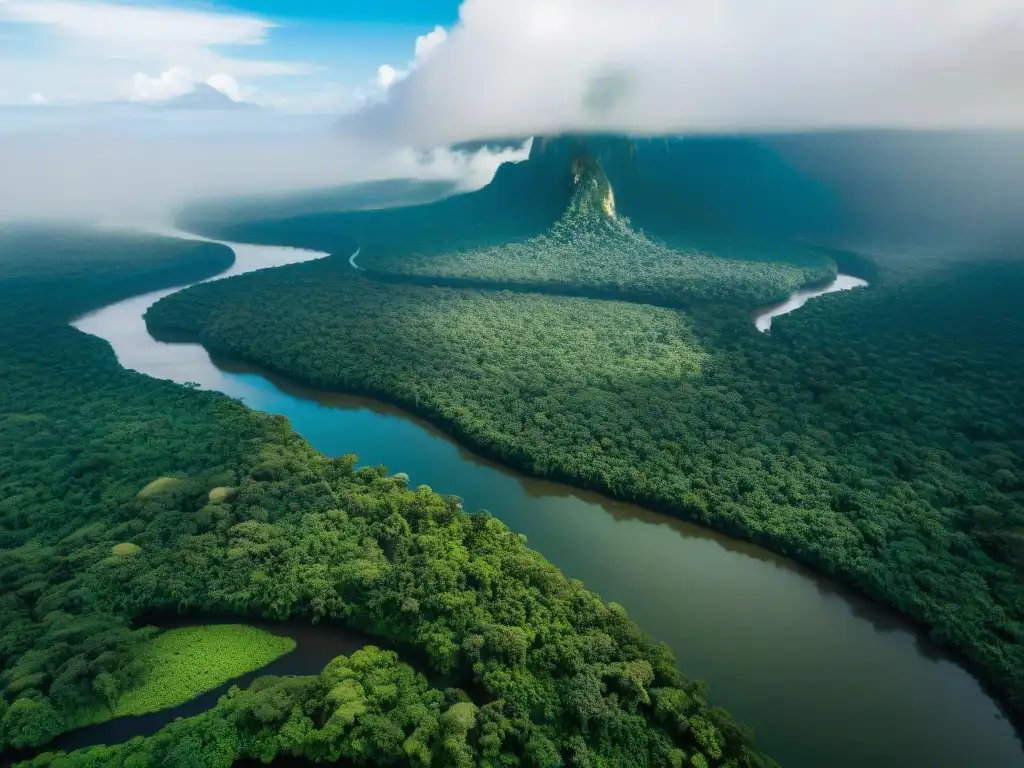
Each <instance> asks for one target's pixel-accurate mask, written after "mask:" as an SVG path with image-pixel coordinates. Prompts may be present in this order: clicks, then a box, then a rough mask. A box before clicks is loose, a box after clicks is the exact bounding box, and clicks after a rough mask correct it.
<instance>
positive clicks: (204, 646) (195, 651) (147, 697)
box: [110, 624, 295, 717]
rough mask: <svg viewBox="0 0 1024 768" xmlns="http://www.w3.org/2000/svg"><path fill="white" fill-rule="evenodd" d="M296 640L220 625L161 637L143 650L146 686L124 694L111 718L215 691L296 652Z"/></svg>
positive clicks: (168, 633)
mask: <svg viewBox="0 0 1024 768" xmlns="http://www.w3.org/2000/svg"><path fill="white" fill-rule="evenodd" d="M294 648H295V641H294V640H292V639H291V638H289V637H279V636H277V635H272V634H270V633H269V632H266V631H264V630H262V629H257V628H256V627H247V626H245V625H241V624H220V625H215V626H208V627H185V628H182V629H171V630H168V631H166V632H161V633H160V634H159V635H156V636H155V637H154V638H153V639H151V640H149V641H147V642H146V643H145V644H144V645H143V646H141V647H140V648H139V652H138V654H137V657H136V658H137V660H138V661H139V662H140V663H141V664H142V665H143V666H144V667H145V669H146V676H145V680H144V682H143V683H142V685H139V686H137V687H135V688H131V689H129V690H127V691H125V692H124V693H122V694H121V696H120V698H119V699H118V700H117V704H116V706H115V707H114V708H113V710H112V711H111V712H110V717H123V716H125V715H144V714H146V713H147V712H156V711H158V710H161V709H167V708H168V707H174V706H177V705H178V704H184V703H185V702H186V701H188V700H189V699H192V698H195V697H196V696H198V695H199V694H201V693H205V692H206V691H209V690H212V689H213V688H216V687H217V686H218V685H221V684H222V683H224V682H226V681H227V680H231V679H232V678H235V677H239V676H241V675H244V674H245V673H246V672H252V671H254V670H257V669H259V668H260V667H265V666H266V665H267V664H269V663H270V662H272V661H273V660H274V659H276V658H278V657H280V656H283V655H284V654H286V653H289V652H290V651H292V650H294Z"/></svg>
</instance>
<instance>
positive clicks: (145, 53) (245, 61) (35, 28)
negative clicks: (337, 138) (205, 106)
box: [0, 0, 316, 102]
mask: <svg viewBox="0 0 1024 768" xmlns="http://www.w3.org/2000/svg"><path fill="white" fill-rule="evenodd" d="M170 2H171V0H156V2H153V0H132V1H130V2H93V1H91V0H0V24H7V25H11V29H13V30H14V34H17V35H18V36H19V37H20V38H22V39H25V40H33V41H37V42H38V44H34V45H31V46H26V47H25V48H24V49H23V50H21V51H19V52H17V53H9V52H6V51H5V52H2V53H0V71H2V72H3V73H4V74H3V79H4V80H5V81H6V84H11V83H14V84H16V85H18V84H20V86H21V88H22V90H23V92H24V91H30V90H39V91H41V92H45V93H46V94H47V95H48V96H49V97H50V99H51V101H54V102H68V101H79V102H80V101H106V100H109V99H112V98H116V97H118V96H119V95H123V93H124V86H123V84H124V82H125V80H126V79H128V78H129V77H131V74H132V73H133V72H135V73H137V74H136V75H135V77H134V78H132V79H133V81H134V80H138V85H137V87H136V86H135V85H134V84H133V86H132V87H131V88H130V89H129V90H130V92H131V93H133V94H134V93H136V92H137V93H138V94H139V96H138V97H139V98H163V97H166V96H167V94H168V93H170V92H174V91H176V92H180V91H181V88H182V86H181V80H180V79H174V78H172V79H171V80H170V81H167V80H164V79H163V78H164V75H165V74H166V73H167V72H170V71H171V70H174V69H175V68H182V69H185V70H188V71H189V72H190V73H191V74H190V76H191V82H192V83H198V82H205V81H207V80H209V79H210V78H213V77H218V78H219V79H220V81H221V82H222V83H227V81H226V80H223V76H227V77H230V78H233V79H234V80H236V81H237V80H239V79H246V78H258V77H264V76H282V75H304V74H309V73H311V72H314V71H315V70H316V67H314V66H313V65H312V64H310V63H308V62H303V61H282V60H277V59H275V58H270V57H259V56H253V55H252V54H251V53H248V54H247V55H245V56H237V55H234V53H233V51H234V50H235V49H236V48H237V47H239V46H241V47H246V48H250V49H251V48H253V47H262V46H265V45H266V44H267V43H268V42H269V41H270V35H271V33H272V32H273V30H274V29H275V28H276V26H277V25H276V24H275V23H274V22H272V21H269V20H267V19H263V18H260V17H258V16H256V15H253V14H250V13H244V12H236V11H215V10H210V9H203V8H194V7H187V6H186V7H173V6H172V5H171V4H170ZM153 72H159V73H164V75H157V76H155V77H153V76H151V75H150V74H148V73H153ZM140 73H141V74H140ZM172 95H173V94H172Z"/></svg>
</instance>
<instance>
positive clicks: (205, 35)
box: [0, 0, 275, 48]
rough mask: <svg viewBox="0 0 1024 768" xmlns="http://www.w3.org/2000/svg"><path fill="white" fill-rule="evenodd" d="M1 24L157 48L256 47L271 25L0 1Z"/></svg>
mask: <svg viewBox="0 0 1024 768" xmlns="http://www.w3.org/2000/svg"><path fill="white" fill-rule="evenodd" d="M0 21H10V22H15V23H22V24H38V25H42V26H47V27H52V28H55V29H57V30H60V31H61V32H62V33H64V34H66V35H68V36H71V37H74V38H77V39H82V40H94V41H100V42H103V43H105V44H110V43H115V44H117V43H128V44H131V45H132V46H157V47H160V48H166V47H169V46H181V45H189V46H209V45H260V44H262V43H264V42H265V41H266V38H267V33H268V31H269V30H270V29H272V28H273V27H274V26H275V25H274V24H272V23H271V22H269V21H266V20H264V19H260V18H257V17H255V16H247V15H243V14H235V13H213V12H208V11H197V10H186V9H181V8H171V7H168V6H154V5H128V4H124V3H103V2H82V0H0Z"/></svg>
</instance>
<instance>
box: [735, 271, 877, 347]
mask: <svg viewBox="0 0 1024 768" xmlns="http://www.w3.org/2000/svg"><path fill="white" fill-rule="evenodd" d="M867 284H868V281H867V280H861V279H860V278H859V277H853V276H852V275H844V274H842V273H840V274H839V275H837V276H836V279H835V280H833V281H832V282H831V283H829V284H828V285H826V286H824V287H822V288H807V289H805V290H802V291H797V292H796V293H794V294H793V295H792V296H790V297H789V298H788V299H787V300H786V301H784V302H782V303H781V304H776V305H775V306H773V307H768V308H767V309H761V310H758V311H757V313H756V314H755V315H754V325H756V326H757V330H759V331H761V333H767V332H768V331H770V330H771V328H772V319H773V318H776V317H779V316H780V315H788V314H789V313H790V312H793V311H794V310H797V309H800V307H802V306H803V305H804V304H806V303H807V302H808V301H810V300H811V299H813V298H816V297H818V296H824V295H825V294H826V293H835V292H837V291H849V290H851V289H853V288H864V287H866V286H867Z"/></svg>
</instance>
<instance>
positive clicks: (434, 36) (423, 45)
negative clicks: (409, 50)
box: [413, 24, 448, 69]
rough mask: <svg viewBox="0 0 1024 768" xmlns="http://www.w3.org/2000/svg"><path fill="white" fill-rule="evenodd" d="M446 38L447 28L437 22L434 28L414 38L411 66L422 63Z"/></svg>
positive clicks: (414, 66)
mask: <svg viewBox="0 0 1024 768" xmlns="http://www.w3.org/2000/svg"><path fill="white" fill-rule="evenodd" d="M447 39H448V30H446V29H445V28H444V27H442V26H441V25H440V24H438V25H437V26H436V27H434V29H433V30H432V31H430V32H428V33H427V34H425V35H420V36H419V37H417V38H416V45H415V48H414V50H415V53H416V58H415V60H414V61H413V68H414V69H415V68H416V67H418V66H420V65H422V64H424V63H425V62H426V60H427V59H428V58H430V55H431V54H432V53H433V52H434V51H435V50H437V49H438V48H439V47H440V46H441V45H443V44H444V42H445V41H446V40H447Z"/></svg>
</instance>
